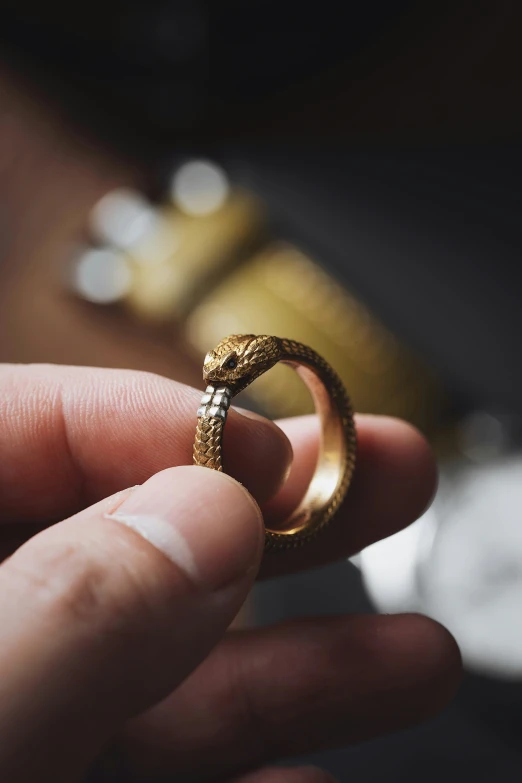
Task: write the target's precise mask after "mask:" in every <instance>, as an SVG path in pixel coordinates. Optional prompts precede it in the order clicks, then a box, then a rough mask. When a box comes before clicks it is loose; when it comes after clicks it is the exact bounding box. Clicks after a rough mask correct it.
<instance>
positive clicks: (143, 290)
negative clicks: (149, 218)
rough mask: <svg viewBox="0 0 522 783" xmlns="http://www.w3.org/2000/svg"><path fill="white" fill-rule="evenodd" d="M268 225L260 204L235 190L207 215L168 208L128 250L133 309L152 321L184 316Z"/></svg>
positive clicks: (164, 208) (143, 317) (245, 251)
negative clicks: (135, 244) (187, 213)
mask: <svg viewBox="0 0 522 783" xmlns="http://www.w3.org/2000/svg"><path fill="white" fill-rule="evenodd" d="M263 225H264V221H263V210H262V208H261V205H260V204H259V202H258V201H257V200H256V199H255V198H253V197H252V196H250V195H248V194H246V193H234V194H232V195H231V196H230V197H229V199H228V200H227V202H226V203H225V205H224V206H223V207H221V208H220V209H219V210H217V211H215V212H212V213H210V214H208V215H201V216H191V215H185V214H183V213H181V212H180V211H178V210H176V209H175V208H174V207H173V206H166V207H163V208H162V209H160V210H159V214H158V220H157V225H156V227H155V230H154V231H153V232H151V233H150V234H148V235H146V236H145V237H144V238H143V240H142V241H141V242H140V243H139V244H138V245H137V246H135V247H133V248H131V250H130V251H129V258H130V260H131V262H132V266H133V270H134V274H133V282H132V286H131V290H130V292H129V294H128V296H127V300H126V301H127V304H128V306H129V308H130V309H131V310H132V311H133V312H134V313H135V314H136V315H138V316H139V317H140V318H142V319H145V320H147V321H149V322H153V323H162V322H163V323H164V322H165V321H171V320H176V321H180V320H183V319H184V318H185V317H186V316H187V314H188V313H189V312H190V311H191V309H192V308H193V307H194V306H195V305H196V304H197V303H198V302H199V301H200V300H201V297H202V296H203V295H204V294H205V293H206V292H207V291H209V290H210V289H211V288H212V286H213V285H214V284H215V283H216V282H218V281H219V280H220V279H221V278H222V277H223V276H224V275H226V274H227V273H228V272H229V271H230V270H231V269H232V268H233V267H234V266H235V265H236V264H237V263H238V262H239V261H240V260H241V258H242V257H243V256H244V254H245V253H247V252H251V251H252V248H253V247H255V244H256V243H257V242H258V241H259V236H260V234H261V232H262V229H263Z"/></svg>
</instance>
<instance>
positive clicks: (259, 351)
mask: <svg viewBox="0 0 522 783" xmlns="http://www.w3.org/2000/svg"><path fill="white" fill-rule="evenodd" d="M278 362H282V363H284V364H287V365H289V366H290V367H292V368H293V369H294V370H296V372H297V374H298V376H299V377H301V378H302V379H303V380H304V381H305V383H306V385H307V386H308V389H309V390H310V393H311V395H312V397H313V400H314V402H315V406H316V410H317V413H318V415H319V419H320V421H321V435H322V437H321V450H320V453H319V457H318V460H317V466H316V470H315V474H314V476H313V478H312V481H311V483H310V486H309V488H308V490H307V492H306V494H305V497H304V499H303V500H302V501H301V503H300V504H299V507H298V508H297V509H296V510H295V511H294V512H293V513H292V514H291V516H290V517H289V519H287V520H286V521H285V522H284V523H283V524H282V525H280V526H278V527H277V529H273V530H269V529H266V538H265V548H266V549H289V548H294V547H297V546H300V545H302V544H304V543H305V542H307V541H309V540H310V539H311V538H313V537H314V536H316V535H317V534H318V533H319V532H320V531H321V530H323V529H324V528H325V527H326V525H327V524H328V523H329V522H330V521H331V520H332V518H333V517H334V515H335V513H336V511H337V509H338V508H339V506H340V505H341V503H342V502H343V500H344V497H345V495H346V492H347V490H348V487H349V486H350V482H351V478H352V474H353V469H354V466H355V452H356V436H355V426H354V421H353V414H352V408H351V403H350V400H349V398H348V395H347V393H346V389H345V388H344V386H343V384H342V381H341V379H340V378H339V376H338V375H337V373H336V372H335V370H333V369H332V367H331V366H330V365H329V364H328V362H325V360H324V359H323V358H322V357H321V356H319V354H317V353H316V352H315V351H314V350H312V349H311V348H309V347H308V346H306V345H303V344H302V343H298V342H295V341H293V340H285V339H280V338H278V337H270V336H268V335H260V336H255V335H253V334H247V335H233V336H231V337H226V338H225V339H224V340H221V342H220V343H219V344H218V345H217V346H216V348H215V349H214V350H213V351H209V353H207V355H206V357H205V363H204V365H203V379H204V380H205V381H207V383H208V384H209V385H208V386H207V388H206V391H205V394H204V395H203V398H202V400H201V406H200V408H199V409H198V423H197V427H196V438H195V442H194V463H195V464H196V465H201V466H204V467H207V468H211V469H213V470H219V471H222V470H223V465H222V459H221V449H222V444H221V441H222V436H223V429H224V426H225V422H226V420H227V414H228V408H229V405H230V400H231V398H232V397H234V396H235V395H236V394H237V393H238V392H240V391H242V390H243V389H245V388H246V387H247V386H249V385H250V384H251V383H252V382H253V381H255V380H256V378H259V377H260V376H262V375H263V374H264V373H266V372H267V370H269V369H271V368H272V367H274V365H276V364H277V363H278ZM244 445H245V448H255V444H244Z"/></svg>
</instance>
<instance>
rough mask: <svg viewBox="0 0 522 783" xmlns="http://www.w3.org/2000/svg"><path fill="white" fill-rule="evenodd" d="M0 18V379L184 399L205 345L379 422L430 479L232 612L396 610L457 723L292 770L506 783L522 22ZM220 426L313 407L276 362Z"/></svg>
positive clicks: (520, 598)
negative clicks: (331, 391)
mask: <svg viewBox="0 0 522 783" xmlns="http://www.w3.org/2000/svg"><path fill="white" fill-rule="evenodd" d="M18 6H19V4H18V3H17V4H15V3H13V4H12V5H11V6H10V4H9V3H3V4H2V10H1V11H0V20H1V25H0V95H1V101H0V134H1V136H0V140H1V143H0V171H1V175H0V198H1V201H0V221H1V231H0V294H1V299H0V304H1V306H0V360H1V361H9V362H34V361H36V362H56V363H63V364H83V365H97V366H111V367H132V368H136V369H143V370H149V371H153V372H158V373H161V374H162V375H166V376H169V377H172V378H175V379H177V380H180V381H183V382H185V383H189V384H192V385H195V386H197V387H201V386H202V381H201V363H202V358H203V356H204V354H205V353H206V351H207V350H208V349H209V348H211V347H212V346H213V345H214V344H215V343H216V342H218V341H219V340H220V339H221V338H222V337H223V336H224V335H226V334H228V333H234V332H237V333H241V332H254V333H268V334H279V335H281V336H285V337H290V338H295V339H297V340H301V341H303V342H305V343H307V344H309V345H312V346H313V347H314V348H315V349H316V350H317V351H319V352H320V353H321V354H322V355H324V356H325V357H326V358H327V359H328V360H329V361H330V362H331V363H332V364H333V365H334V366H335V367H336V369H337V370H338V371H339V373H340V375H341V376H342V378H343V379H344V381H345V382H346V385H347V387H348V389H349V391H350V393H351V395H352V398H353V400H354V404H355V407H356V409H357V410H358V411H365V412H366V411H367V412H373V413H386V414H391V415H396V416H401V417H403V418H405V419H407V420H409V421H411V422H413V423H414V424H416V425H417V426H418V427H419V428H420V429H422V430H423V432H425V433H426V435H427V436H428V438H429V439H430V441H431V443H432V444H433V447H434V449H435V450H436V453H437V457H438V460H439V465H440V470H441V486H440V490H439V493H438V496H437V498H436V500H435V503H434V505H433V507H432V508H431V509H430V510H429V511H428V512H427V513H426V514H425V515H424V516H423V517H422V518H421V519H420V520H419V521H418V522H417V523H416V524H415V525H413V526H412V527H411V528H409V529H408V530H407V531H404V532H403V533H401V534H398V535H396V536H393V537H392V538H390V539H388V540H386V541H384V542H381V543H379V544H376V545H374V546H372V547H370V548H368V549H367V550H365V551H363V552H362V553H360V555H358V556H357V557H356V558H354V559H353V562H350V563H343V564H340V565H337V566H334V567H330V568H326V569H321V570H320V571H317V572H315V573H313V574H307V575H298V576H293V577H289V578H286V579H281V580H276V581H274V582H271V583H269V584H266V585H262V586H261V587H259V588H258V589H257V592H256V593H255V594H254V597H253V599H252V604H251V606H250V607H249V610H248V611H249V620H250V621H252V622H258V623H268V622H272V621H274V620H277V619H280V618H283V617H287V616H290V615H296V614H308V613H311V612H312V613H332V612H346V611H363V612H371V611H385V612H402V611H418V612H422V613H425V614H428V615H430V616H431V617H434V618H436V619H438V620H440V621H441V622H443V623H444V624H445V625H447V626H448V627H449V628H450V630H451V631H452V632H453V633H454V635H455V636H456V638H457V640H458V642H459V644H460V646H461V649H462V652H463V656H464V661H465V665H466V670H467V675H466V680H465V683H464V686H463V688H462V690H461V692H460V694H459V697H458V698H457V700H456V702H455V703H454V704H453V705H452V706H451V707H450V708H449V709H447V710H446V712H445V713H444V714H443V715H441V716H440V717H439V718H437V719H436V720H434V721H432V722H430V723H428V724H425V725H424V726H421V727H419V728H418V729H415V730H412V731H409V732H403V733H401V734H397V735H394V736H391V737H387V738H384V739H380V740H376V741H373V742H370V743H366V744H364V745H361V746H358V747H356V748H349V749H346V750H341V751H336V752H335V753H328V754H322V755H321V756H320V757H319V758H314V759H312V761H317V762H318V763H320V764H322V765H323V766H325V767H326V768H327V769H329V770H331V771H332V773H334V774H336V775H337V776H339V778H340V779H341V780H345V779H348V778H349V777H352V776H356V777H357V779H358V780H360V781H377V780H379V781H380V780H382V776H383V774H386V777H387V780H389V781H390V783H393V781H406V782H409V781H414V780H415V781H416V780H417V779H418V777H419V776H421V775H422V778H423V780H424V781H431V780H433V781H435V780H437V781H438V780H439V778H440V776H441V775H444V776H445V778H446V779H448V780H461V779H462V777H463V776H464V775H465V774H468V773H469V774H470V775H472V776H473V777H474V779H475V780H477V781H500V780H502V781H508V782H509V781H515V780H517V781H519V780H520V777H521V774H522V751H521V747H522V743H521V735H522V718H521V715H522V518H521V511H520V508H521V505H522V481H521V479H522V454H521V445H522V365H521V362H520V334H521V333H522V308H521V284H522V279H521V275H520V271H519V270H520V257H521V251H522V229H521V209H522V203H521V192H522V191H521V185H520V182H521V178H522V147H521V144H520V142H521V140H522V110H521V102H520V87H519V85H520V78H521V74H522V53H521V50H520V45H519V41H520V35H521V32H522V7H521V6H520V5H519V4H518V3H517V2H508V1H507V0H499V2H495V3H493V2H466V0H457V1H456V2H451V3H449V2H448V3H441V2H432V1H431V0H428V1H427V2H414V1H413V0H412V1H410V2H395V1H394V0H391V1H390V2H382V3H381V2H375V0H374V1H373V2H367V3H364V4H355V3H350V2H348V3H345V4H343V8H342V10H341V9H340V8H339V4H338V3H334V2H332V1H331V0H323V2H322V3H321V4H319V5H318V4H315V3H312V4H309V5H308V6H305V4H303V3H297V2H292V1H291V0H278V2H277V3H276V2H275V0H265V1H264V2H261V0H251V2H250V3H248V4H243V3H238V2H235V1H234V0H222V1H221V2H217V0H215V1H212V0H208V1H207V2H197V0H185V1H184V2H181V0H177V1H176V2H175V1H174V0H171V2H168V1H166V2H157V1H156V2H148V3H145V2H129V3H126V4H125V8H124V9H123V8H122V7H121V6H120V5H119V4H118V3H116V2H111V1H110V0H107V2H106V3H105V4H104V7H103V9H97V8H96V6H94V5H93V6H90V5H88V4H87V5H85V6H82V8H81V9H78V8H76V7H75V8H74V12H73V11H72V10H71V11H66V10H63V9H62V8H60V7H59V4H56V6H55V5H53V3H47V4H45V7H41V8H29V7H25V8H24V10H21V9H20V8H19V7H18ZM265 379H267V376H264V377H263V378H262V379H259V380H258V381H257V382H256V384H255V385H254V386H252V387H251V389H250V390H249V393H248V395H247V398H246V399H245V400H244V402H243V404H246V405H248V406H250V407H252V408H253V409H255V410H258V411H260V412H262V413H265V414H266V415H268V416H271V417H277V416H288V415H295V414H298V413H302V412H307V411H309V410H310V409H311V402H310V400H309V398H308V396H307V393H306V391H305V390H304V388H303V387H302V386H301V385H300V384H299V382H298V381H297V380H296V378H295V377H294V376H293V374H292V373H291V371H288V370H285V368H274V370H272V371H271V373H270V374H269V376H268V383H267V382H266V380H265Z"/></svg>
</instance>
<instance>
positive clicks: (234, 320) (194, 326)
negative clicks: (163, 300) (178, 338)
mask: <svg viewBox="0 0 522 783" xmlns="http://www.w3.org/2000/svg"><path fill="white" fill-rule="evenodd" d="M244 331H252V332H257V333H264V334H266V333H273V334H289V335H291V337H292V338H293V339H296V340H299V341H300V342H304V343H305V344H312V345H314V346H315V347H316V348H317V350H318V352H320V353H321V355H322V356H324V358H325V359H326V360H327V361H328V362H329V363H330V364H332V365H333V366H334V367H336V368H337V369H338V371H339V374H340V376H341V378H342V380H343V382H344V383H345V384H346V386H347V387H348V388H349V389H350V394H351V397H352V400H353V403H354V406H355V409H356V410H358V411H362V412H372V413H383V414H384V413H385V414H390V415H395V416H402V417H404V418H406V419H408V420H410V421H412V422H414V423H415V424H417V425H418V426H420V427H422V428H423V429H427V430H433V429H434V427H436V426H437V425H438V423H439V419H440V417H441V416H442V411H443V408H444V395H443V393H442V389H441V387H440V386H439V385H438V384H437V382H436V380H435V379H434V377H433V376H432V375H431V373H430V372H429V370H428V369H427V368H426V367H424V366H423V365H422V364H421V363H420V362H419V361H416V360H415V359H414V357H413V356H411V354H410V353H409V352H408V350H407V349H406V347H404V346H403V345H401V344H400V343H399V342H398V341H397V340H396V339H395V338H394V337H393V335H392V334H390V333H389V332H388V331H387V330H386V329H385V328H384V327H383V326H382V325H381V324H380V323H379V322H378V321H377V319H376V318H375V317H374V316H373V315H372V314H371V313H370V311H369V310H368V309H367V308H366V307H364V306H363V305H362V304H361V303H360V302H358V301H357V300H356V299H355V298H354V297H353V296H352V295H351V294H350V293H348V292H347V291H346V290H345V289H344V288H343V287H341V286H340V285H339V284H338V283H336V281H334V280H333V279H332V278H331V277H330V275H328V274H327V273H326V272H325V271H324V270H323V269H321V268H320V267H319V266H318V265H317V264H316V263H315V262H314V261H312V260H311V259H310V258H309V257H308V256H306V255H305V254H304V253H302V252H301V251H299V250H298V249H297V248H296V247H293V246H292V245H289V244H286V243H282V242H273V243H270V244H267V245H266V247H265V248H264V249H263V250H261V251H260V252H259V253H257V254H256V255H254V256H252V257H251V258H249V259H248V260H246V261H245V262H244V263H243V264H242V265H241V266H240V267H238V268H237V269H235V270H233V271H232V272H231V273H230V274H229V275H227V276H226V277H225V278H224V279H223V280H222V281H221V282H220V284H219V285H218V286H216V287H215V288H214V289H213V290H212V291H211V292H210V293H209V294H208V295H207V296H206V297H203V298H202V300H201V302H200V304H199V305H198V306H197V307H196V308H195V309H194V311H193V312H192V313H191V314H190V315H189V317H188V319H187V323H186V332H187V337H188V340H189V341H190V343H191V344H192V345H193V346H194V347H195V348H196V349H197V350H198V351H199V352H200V353H203V352H204V351H205V350H206V349H207V348H208V346H209V345H212V343H213V342H215V341H216V338H218V339H219V335H221V334H223V333H234V332H239V333H241V332H244ZM250 395H251V397H252V399H253V400H254V401H255V402H256V403H257V404H258V405H259V406H260V407H261V408H262V409H263V410H265V411H266V412H267V413H268V414H269V415H271V416H276V417H281V416H291V415H296V414H298V413H308V412H311V411H312V410H313V403H312V401H311V399H310V395H309V394H308V393H307V390H306V389H305V388H303V387H302V385H301V384H300V383H299V381H298V379H296V378H295V376H294V375H293V374H292V373H289V372H288V370H287V369H286V368H284V367H276V368H274V369H273V370H272V372H271V373H270V376H264V377H263V378H260V379H259V382H258V383H257V384H256V386H255V387H252V389H251V390H250Z"/></svg>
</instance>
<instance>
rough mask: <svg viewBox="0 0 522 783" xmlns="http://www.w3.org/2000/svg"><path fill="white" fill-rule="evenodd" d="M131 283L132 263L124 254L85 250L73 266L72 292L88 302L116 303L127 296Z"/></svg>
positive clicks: (112, 251) (106, 250) (102, 250)
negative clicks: (130, 263)
mask: <svg viewBox="0 0 522 783" xmlns="http://www.w3.org/2000/svg"><path fill="white" fill-rule="evenodd" d="M131 283H132V271H131V268H130V265H129V262H128V260H127V258H126V257H125V255H124V254H123V253H120V252H118V251H116V250H109V249H105V248H103V249H90V250H86V251H85V252H84V253H83V254H81V255H80V256H79V257H78V258H77V259H76V261H75V264H74V266H73V279H72V287H73V290H74V291H75V293H76V294H78V295H79V296H81V297H82V298H83V299H86V300H87V301H88V302H94V303H95V304H111V303H113V302H117V301H118V300H120V299H122V298H123V297H124V296H125V295H126V294H127V293H128V291H129V289H130V286H131Z"/></svg>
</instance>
